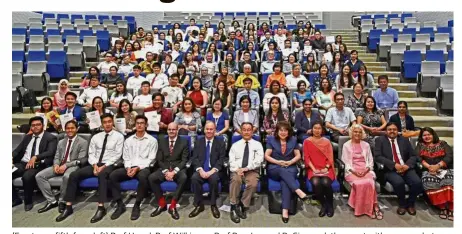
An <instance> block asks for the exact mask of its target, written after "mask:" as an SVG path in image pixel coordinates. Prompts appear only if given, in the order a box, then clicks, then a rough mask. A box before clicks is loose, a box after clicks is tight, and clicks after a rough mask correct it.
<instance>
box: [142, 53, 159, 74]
mask: <svg viewBox="0 0 462 234" xmlns="http://www.w3.org/2000/svg"><path fill="white" fill-rule="evenodd" d="M155 62H156V61H154V54H153V53H152V52H147V53H146V60H144V61H143V62H141V63H140V64H139V65H140V67H141V71H142V72H144V74H146V75H149V74H151V73H152V72H153V70H152V64H154V63H155Z"/></svg>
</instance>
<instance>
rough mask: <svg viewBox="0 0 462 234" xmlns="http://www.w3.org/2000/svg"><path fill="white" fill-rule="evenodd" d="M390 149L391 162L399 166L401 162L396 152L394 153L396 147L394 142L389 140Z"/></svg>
mask: <svg viewBox="0 0 462 234" xmlns="http://www.w3.org/2000/svg"><path fill="white" fill-rule="evenodd" d="M391 147H392V150H393V160H395V163H398V164H400V165H401V162H400V161H399V158H398V152H397V151H396V145H395V140H394V139H393V140H391Z"/></svg>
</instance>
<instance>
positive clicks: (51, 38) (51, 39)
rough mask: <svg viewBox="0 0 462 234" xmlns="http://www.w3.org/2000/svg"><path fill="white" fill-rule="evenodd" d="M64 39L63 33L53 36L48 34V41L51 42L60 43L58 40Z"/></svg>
mask: <svg viewBox="0 0 462 234" xmlns="http://www.w3.org/2000/svg"><path fill="white" fill-rule="evenodd" d="M62 41H63V38H62V36H61V35H51V36H48V43H49V44H51V43H58V42H62Z"/></svg>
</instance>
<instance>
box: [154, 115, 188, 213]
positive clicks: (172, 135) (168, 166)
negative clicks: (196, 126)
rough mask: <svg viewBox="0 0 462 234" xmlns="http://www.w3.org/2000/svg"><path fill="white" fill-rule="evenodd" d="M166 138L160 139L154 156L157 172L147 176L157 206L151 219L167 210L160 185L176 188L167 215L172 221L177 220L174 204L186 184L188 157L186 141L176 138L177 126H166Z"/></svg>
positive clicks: (172, 124) (174, 124)
mask: <svg viewBox="0 0 462 234" xmlns="http://www.w3.org/2000/svg"><path fill="white" fill-rule="evenodd" d="M167 131H168V137H167V138H164V139H160V141H159V149H158V151H157V155H156V163H157V165H158V168H159V169H157V171H155V172H154V173H152V174H151V175H149V177H148V180H149V184H150V186H151V189H152V190H153V192H154V195H155V197H156V199H157V201H158V204H159V206H158V207H157V208H156V210H154V212H152V213H151V217H156V216H158V215H160V214H161V213H162V212H164V211H166V210H167V201H166V200H165V197H164V196H163V193H162V189H161V187H160V184H161V183H162V182H164V181H174V182H175V183H177V188H176V190H175V193H174V194H173V198H172V201H171V203H170V207H169V209H168V213H169V214H170V215H171V216H172V218H173V219H175V220H178V219H179V218H180V215H179V214H178V211H177V209H176V204H177V202H178V201H179V200H180V198H181V194H182V193H183V189H184V186H185V183H186V179H187V176H186V162H187V160H188V155H189V145H188V141H187V140H186V139H184V138H181V137H178V124H176V123H174V122H173V123H170V124H169V125H168V130H167Z"/></svg>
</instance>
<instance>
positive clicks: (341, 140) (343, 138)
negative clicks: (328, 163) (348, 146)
mask: <svg viewBox="0 0 462 234" xmlns="http://www.w3.org/2000/svg"><path fill="white" fill-rule="evenodd" d="M349 140H350V137H349V136H340V137H339V138H338V158H339V159H341V158H342V153H343V145H344V144H345V143H346V142H347V141H349Z"/></svg>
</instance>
